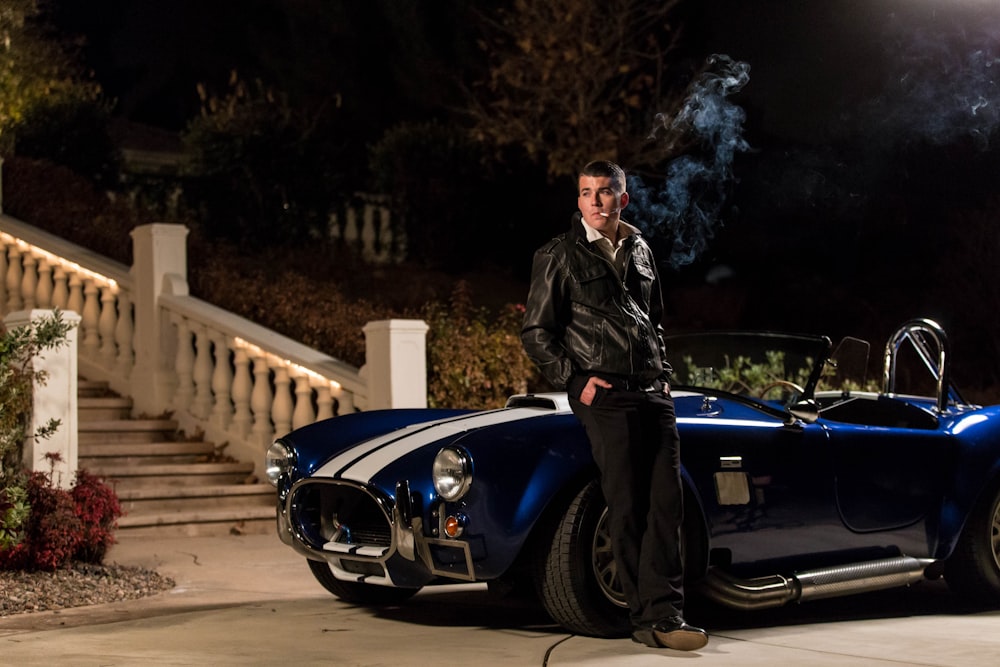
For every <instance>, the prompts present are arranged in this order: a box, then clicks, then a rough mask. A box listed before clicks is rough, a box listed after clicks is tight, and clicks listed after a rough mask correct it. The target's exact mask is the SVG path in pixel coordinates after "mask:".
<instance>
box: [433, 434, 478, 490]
mask: <svg viewBox="0 0 1000 667" xmlns="http://www.w3.org/2000/svg"><path fill="white" fill-rule="evenodd" d="M432 476H433V478H434V490H435V491H437V493H438V495H439V496H441V498H443V499H444V500H447V501H448V502H452V501H455V500H458V499H459V498H461V497H462V496H464V495H465V494H466V492H467V491H468V490H469V487H470V486H472V459H470V458H469V455H468V454H466V453H465V452H464V451H462V450H461V449H456V448H454V447H445V448H444V449H442V450H441V451H440V452H438V453H437V456H435V457H434V469H433V475H432Z"/></svg>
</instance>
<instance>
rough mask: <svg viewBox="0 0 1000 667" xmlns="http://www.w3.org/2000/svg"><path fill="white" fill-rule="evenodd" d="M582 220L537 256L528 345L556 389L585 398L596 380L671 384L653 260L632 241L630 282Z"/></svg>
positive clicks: (524, 333)
mask: <svg viewBox="0 0 1000 667" xmlns="http://www.w3.org/2000/svg"><path fill="white" fill-rule="evenodd" d="M583 225H584V223H583V222H582V221H581V220H580V214H579V213H577V214H576V215H575V216H574V217H573V223H572V225H571V226H570V230H569V231H568V232H565V233H563V234H560V235H559V236H557V237H556V238H554V239H552V240H551V241H549V242H548V243H547V244H545V245H544V246H542V247H541V248H539V249H538V250H537V251H536V252H535V256H534V262H533V264H532V269H531V287H530V289H529V291H528V300H527V303H526V304H525V314H524V324H523V326H522V328H521V341H522V342H523V343H524V349H525V351H526V352H527V353H528V356H529V357H530V358H531V360H532V361H533V362H535V364H536V365H537V366H538V368H539V370H540V371H541V373H542V375H544V376H545V378H546V379H547V380H548V381H549V382H550V383H551V384H552V386H553V387H555V388H556V389H566V390H567V391H568V392H570V394H571V395H572V396H579V395H580V392H581V391H582V390H583V387H584V385H585V384H586V382H587V378H588V377H590V376H591V375H597V376H599V377H604V378H606V379H613V378H614V379H618V378H626V379H627V380H629V381H638V382H643V381H648V382H651V381H654V380H656V379H663V380H667V379H668V378H669V373H670V370H671V369H670V365H669V364H668V363H667V361H666V357H665V350H664V346H663V327H662V325H661V318H662V316H663V299H662V296H661V294H660V281H659V275H658V273H657V271H656V265H655V263H654V261H653V253H652V251H651V250H650V248H649V246H648V245H647V244H646V241H645V239H643V238H642V236H640V235H639V234H633V235H632V236H629V237H627V238H626V239H625V240H624V242H623V247H622V249H621V250H620V251H619V252H624V253H626V255H625V263H624V266H625V268H624V273H623V278H622V279H619V277H618V273H617V272H616V271H615V269H614V267H613V266H612V265H611V262H610V261H608V259H607V258H606V257H605V256H604V255H603V254H602V253H601V251H600V250H599V249H597V248H596V247H594V246H593V244H591V243H590V242H588V241H587V236H586V233H585V231H584V229H583Z"/></svg>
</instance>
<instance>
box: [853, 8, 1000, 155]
mask: <svg viewBox="0 0 1000 667" xmlns="http://www.w3.org/2000/svg"><path fill="white" fill-rule="evenodd" d="M884 44H885V46H886V54H887V56H888V59H889V62H888V69H887V77H886V85H885V88H884V91H883V93H882V94H881V95H880V96H879V97H878V98H877V99H874V100H872V101H871V102H870V103H869V104H867V105H865V108H864V109H863V113H862V118H863V119H864V120H866V121H868V124H869V127H871V128H872V129H874V130H876V131H877V132H878V133H881V134H882V135H883V136H884V137H886V138H887V139H895V140H897V141H898V140H902V141H912V140H914V139H923V140H925V141H928V142H930V143H931V144H934V145H946V144H950V143H952V142H955V141H957V140H962V139H965V138H968V139H971V140H972V141H973V143H974V144H975V146H976V147H977V148H979V149H981V150H986V149H988V148H989V146H990V139H991V135H992V134H994V133H995V132H996V130H997V128H998V127H1000V81H998V78H1000V15H998V13H997V11H996V8H995V7H994V9H993V11H985V10H984V11H982V12H981V13H975V14H973V15H971V16H969V15H961V16H960V15H957V14H953V15H949V16H945V15H943V13H942V14H939V15H937V16H935V20H933V21H932V22H928V23H927V24H923V25H921V24H920V23H915V22H914V20H913V19H912V18H909V17H904V16H901V15H892V16H890V17H889V22H888V28H887V30H886V37H885V40H884Z"/></svg>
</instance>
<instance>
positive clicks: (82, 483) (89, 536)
mask: <svg viewBox="0 0 1000 667" xmlns="http://www.w3.org/2000/svg"><path fill="white" fill-rule="evenodd" d="M70 493H71V495H72V496H73V511H74V512H75V514H76V516H77V518H78V519H80V528H81V531H82V540H81V541H80V545H79V546H78V547H77V550H76V554H75V555H74V556H75V560H78V561H83V562H84V563H95V564H99V563H101V562H102V561H103V560H104V556H105V554H107V552H108V548H109V547H110V546H111V545H112V544H114V543H115V534H114V530H115V529H116V528H117V527H118V517H120V516H121V515H122V508H121V504H120V503H119V502H118V496H117V494H115V492H114V490H113V489H112V488H111V487H110V486H108V485H107V484H105V483H104V482H103V481H102V480H101V479H100V478H99V477H97V476H95V475H93V474H91V473H90V472H89V471H87V470H84V469H83V468H81V469H79V470H77V471H76V484H75V485H74V486H73V489H72V491H71V492H70Z"/></svg>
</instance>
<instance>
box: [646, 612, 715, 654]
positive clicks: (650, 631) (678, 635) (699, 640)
mask: <svg viewBox="0 0 1000 667" xmlns="http://www.w3.org/2000/svg"><path fill="white" fill-rule="evenodd" d="M632 641H635V642H639V643H640V644H645V645H646V646H652V647H653V648H672V649H674V650H675V651H697V650H698V649H700V648H703V647H704V646H705V645H706V644H707V643H708V633H707V632H705V631H704V630H702V629H701V628H696V627H694V626H693V625H688V624H687V623H686V622H685V621H684V619H683V618H681V617H680V616H671V617H670V618H666V619H664V620H662V621H657V622H656V623H654V624H653V625H652V626H648V627H647V626H640V627H637V628H635V630H634V631H633V632H632Z"/></svg>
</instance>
